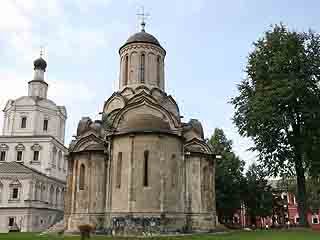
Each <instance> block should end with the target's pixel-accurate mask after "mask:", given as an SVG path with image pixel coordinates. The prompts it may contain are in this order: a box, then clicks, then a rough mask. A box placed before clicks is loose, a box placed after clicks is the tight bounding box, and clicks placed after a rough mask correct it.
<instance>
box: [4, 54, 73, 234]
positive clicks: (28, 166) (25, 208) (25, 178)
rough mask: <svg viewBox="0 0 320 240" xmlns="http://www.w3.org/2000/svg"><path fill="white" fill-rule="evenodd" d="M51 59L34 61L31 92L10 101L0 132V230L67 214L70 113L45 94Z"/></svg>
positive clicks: (46, 223) (43, 224) (47, 222)
mask: <svg viewBox="0 0 320 240" xmlns="http://www.w3.org/2000/svg"><path fill="white" fill-rule="evenodd" d="M46 67H47V63H46V61H45V60H44V59H43V58H42V57H40V58H38V59H36V60H35V61H34V77H33V80H31V81H29V82H28V96H23V97H20V98H18V99H16V100H9V101H8V102H7V104H6V106H5V108H4V110H3V112H4V123H3V129H2V135H0V232H8V231H23V232H31V231H32V232H38V231H43V230H44V229H47V228H48V227H50V226H51V225H52V224H54V223H56V222H57V221H59V220H60V219H62V217H63V209H64V191H65V186H66V176H67V161H66V160H65V158H64V156H65V154H66V153H67V148H66V147H65V146H64V137H65V123H66V119H67V112H66V108H65V107H64V106H58V105H56V104H55V103H54V102H53V101H51V100H49V99H48V98H47V91H48V84H47V83H46V82H45V79H44V75H45V71H46Z"/></svg>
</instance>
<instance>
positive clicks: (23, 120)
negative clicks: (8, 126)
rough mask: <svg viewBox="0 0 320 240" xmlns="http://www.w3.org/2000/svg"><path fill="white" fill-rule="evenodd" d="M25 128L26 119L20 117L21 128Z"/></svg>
mask: <svg viewBox="0 0 320 240" xmlns="http://www.w3.org/2000/svg"><path fill="white" fill-rule="evenodd" d="M26 127H27V117H22V118H21V128H26Z"/></svg>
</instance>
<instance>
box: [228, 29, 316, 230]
mask: <svg viewBox="0 0 320 240" xmlns="http://www.w3.org/2000/svg"><path fill="white" fill-rule="evenodd" d="M246 74H247V77H246V78H245V79H244V80H243V81H242V82H241V83H240V84H239V86H238V89H239V95H238V96H236V97H235V98H233V99H232V101H231V103H232V104H233V105H234V107H235V114H234V123H235V124H236V126H237V127H238V130H239V133H240V134H241V135H242V136H246V137H251V139H252V140H253V141H254V143H255V147H253V148H252V150H255V151H257V152H258V154H259V160H260V162H261V163H263V166H264V167H266V168H267V169H268V171H269V173H270V175H274V176H279V175H282V174H284V173H287V172H291V173H294V174H295V176H296V179H297V189H298V194H297V199H298V209H299V215H300V224H301V225H304V226H306V225H307V221H306V213H307V212H306V210H307V204H306V203H307V202H306V186H305V174H306V172H308V171H309V170H310V169H311V167H313V168H314V169H316V168H317V167H319V164H318V161H319V159H317V158H316V157H317V155H318V156H319V151H320V147H319V139H320V138H319V128H320V124H319V121H320V90H319V79H320V37H319V35H318V34H316V33H314V32H311V31H310V32H308V33H304V32H302V33H299V32H295V31H289V30H288V29H287V27H285V26H284V25H282V24H281V25H275V26H274V27H273V28H272V29H271V30H270V31H268V32H266V33H265V35H264V36H263V37H262V38H261V39H259V40H258V41H257V42H255V43H254V50H253V51H252V52H251V53H250V54H249V57H248V63H247V66H246Z"/></svg>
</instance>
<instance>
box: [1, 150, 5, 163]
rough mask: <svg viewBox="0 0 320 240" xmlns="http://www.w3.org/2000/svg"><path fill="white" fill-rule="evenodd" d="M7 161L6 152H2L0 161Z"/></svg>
mask: <svg viewBox="0 0 320 240" xmlns="http://www.w3.org/2000/svg"><path fill="white" fill-rule="evenodd" d="M5 160H6V152H5V151H1V153H0V161H5Z"/></svg>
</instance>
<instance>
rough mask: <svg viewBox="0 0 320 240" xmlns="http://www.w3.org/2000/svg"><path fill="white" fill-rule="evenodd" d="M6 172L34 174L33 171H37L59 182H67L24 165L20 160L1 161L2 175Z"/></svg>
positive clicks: (0, 169) (0, 171) (0, 170)
mask: <svg viewBox="0 0 320 240" xmlns="http://www.w3.org/2000/svg"><path fill="white" fill-rule="evenodd" d="M1 173H2V174H4V173H9V174H10V173H14V174H19V173H22V174H32V173H36V174H39V175H42V176H45V177H47V178H49V179H53V180H55V181H58V182H61V183H65V182H64V181H62V180H60V179H57V178H54V177H49V176H47V175H45V174H44V173H42V172H39V171H37V170H35V169H32V168H30V167H27V166H25V165H23V164H22V163H18V162H3V163H0V175H1Z"/></svg>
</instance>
